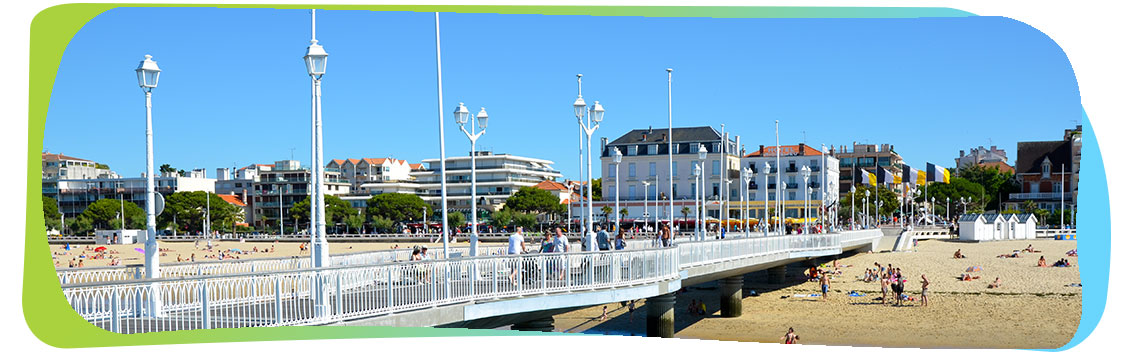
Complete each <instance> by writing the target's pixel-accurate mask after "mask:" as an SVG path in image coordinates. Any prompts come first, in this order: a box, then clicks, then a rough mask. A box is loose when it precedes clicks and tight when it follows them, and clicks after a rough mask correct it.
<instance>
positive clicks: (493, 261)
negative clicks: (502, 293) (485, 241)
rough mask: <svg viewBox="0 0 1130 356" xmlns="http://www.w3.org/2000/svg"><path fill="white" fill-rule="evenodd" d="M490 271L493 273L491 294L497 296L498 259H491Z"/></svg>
mask: <svg viewBox="0 0 1130 356" xmlns="http://www.w3.org/2000/svg"><path fill="white" fill-rule="evenodd" d="M490 271H491V273H490V275H491V283H490V292H491V294H495V295H497V294H498V259H497V258H492V259H491V269H490Z"/></svg>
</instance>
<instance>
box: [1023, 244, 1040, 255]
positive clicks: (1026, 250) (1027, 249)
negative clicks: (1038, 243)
mask: <svg viewBox="0 0 1130 356" xmlns="http://www.w3.org/2000/svg"><path fill="white" fill-rule="evenodd" d="M1024 252H1032V253H1039V252H1040V251H1037V250H1035V249H1033V248H1032V244H1028V248H1026V249H1024Z"/></svg>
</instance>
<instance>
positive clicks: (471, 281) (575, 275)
mask: <svg viewBox="0 0 1130 356" xmlns="http://www.w3.org/2000/svg"><path fill="white" fill-rule="evenodd" d="M677 257H678V256H677V251H676V249H675V248H674V247H671V248H662V249H651V250H636V251H631V250H622V251H604V252H580V253H548V254H527V255H500V256H483V257H472V258H461V259H450V260H438V261H427V260H425V261H412V262H398V263H391V264H384V265H370V266H349V267H333V268H322V269H315V270H300V271H283V272H267V273H254V274H242V275H229V276H203V277H191V278H186V279H154V280H133V281H128V282H125V283H121V282H115V283H98V284H85V285H65V286H63V294H64V296H65V297H66V298H67V300H68V301H69V302H70V304H71V306H72V307H73V308H74V309H75V311H76V312H78V313H79V315H80V316H82V317H83V318H85V319H86V320H88V321H90V322H91V323H93V324H95V325H97V326H99V327H102V328H105V329H107V330H110V331H114V332H120V333H139V332H156V331H170V330H186V329H208V328H230V327H257V326H283V325H309V324H324V323H328V322H334V321H339V320H348V319H355V318H361V317H369V316H378V315H383V314H389V313H393V312H401V311H407V310H413V309H419V308H428V307H435V306H440V305H447V304H453V303H461V302H467V301H476V300H490V299H497V298H507V297H519V296H524V295H531V294H545V293H558V292H569V291H581V290H593V289H601V288H614V287H623V286H631V285H638V284H644V283H652V282H656V281H661V280H671V279H677V278H679V267H678V259H677ZM155 296H156V297H157V298H154V297H155Z"/></svg>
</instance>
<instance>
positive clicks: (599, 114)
mask: <svg viewBox="0 0 1130 356" xmlns="http://www.w3.org/2000/svg"><path fill="white" fill-rule="evenodd" d="M601 121H604V107H603V106H600V100H596V101H593V104H592V107H590V108H589V115H588V122H586V123H584V124H583V126H584V129H585V139H586V140H587V144H588V145H587V148H586V149H585V151H586V152H588V166H587V169H586V170H585V171H586V172H587V173H588V176H587V177H586V178H585V183H587V184H586V185H587V186H588V190H589V196H588V197H589V198H588V202H589V204H588V205H589V214H588V219H589V221H588V225H586V228H587V229H588V230H586V232H585V238H587V239H588V240H589V250H590V251H595V250H596V233H595V232H593V229H592V225H593V210H592V201H593V195H592V134H593V132H594V131H596V129H598V128H600V122H601ZM657 188H658V187H657Z"/></svg>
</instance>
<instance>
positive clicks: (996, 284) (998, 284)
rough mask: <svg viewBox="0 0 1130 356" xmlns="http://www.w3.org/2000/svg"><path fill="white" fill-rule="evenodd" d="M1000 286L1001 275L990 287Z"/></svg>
mask: <svg viewBox="0 0 1130 356" xmlns="http://www.w3.org/2000/svg"><path fill="white" fill-rule="evenodd" d="M1000 287H1001V277H997V279H996V280H995V281H993V283H990V284H989V288H1000Z"/></svg>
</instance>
